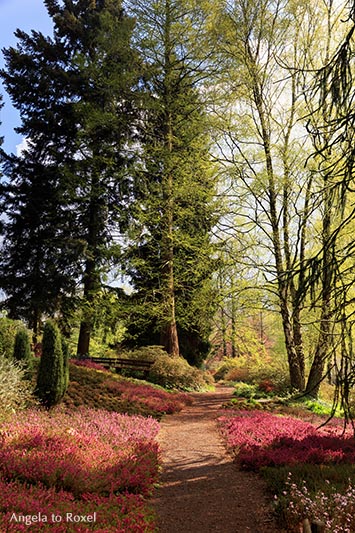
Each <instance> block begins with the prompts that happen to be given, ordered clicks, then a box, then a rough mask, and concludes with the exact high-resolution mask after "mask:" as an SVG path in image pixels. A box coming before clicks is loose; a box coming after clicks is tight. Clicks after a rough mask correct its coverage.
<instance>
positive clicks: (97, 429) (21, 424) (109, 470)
mask: <svg viewBox="0 0 355 533" xmlns="http://www.w3.org/2000/svg"><path fill="white" fill-rule="evenodd" d="M158 428H159V424H158V422H157V421H156V420H154V419H152V418H143V417H140V416H136V417H131V416H130V417H128V416H125V415H122V414H118V413H108V412H106V411H100V410H93V409H80V410H78V411H73V412H68V413H66V412H63V411H61V410H59V409H58V410H54V411H53V412H51V413H50V414H49V413H47V412H42V411H36V410H29V411H26V418H25V419H19V418H13V420H11V421H7V422H6V423H4V424H3V425H2V428H1V435H0V436H1V444H0V487H1V488H0V492H1V496H0V509H1V510H2V514H3V516H2V518H1V520H2V523H3V524H5V523H7V524H8V525H7V529H6V531H8V532H12V531H14V532H16V533H18V532H20V531H22V530H25V529H21V527H22V525H21V524H19V523H17V522H16V521H11V527H10V526H9V520H10V518H11V516H12V513H14V512H16V511H15V510H16V509H17V512H19V513H21V514H24V515H26V514H30V515H33V514H35V513H36V512H42V513H45V514H48V515H49V514H51V513H66V512H72V513H73V514H75V513H76V514H78V515H82V514H85V513H86V511H87V514H88V512H89V511H88V509H89V508H90V509H91V511H93V510H97V513H98V516H99V515H100V516H101V519H100V520H99V519H98V522H97V523H96V525H94V524H92V527H93V528H94V529H85V528H82V529H78V524H74V525H75V526H76V529H75V528H73V529H65V527H67V526H68V524H67V523H66V524H58V525H56V526H54V525H53V524H51V527H52V529H51V530H53V531H56V532H58V533H59V532H62V531H63V532H64V531H75V532H77V531H79V532H81V531H82V532H84V531H85V532H86V531H91V530H93V531H95V530H97V531H100V532H101V533H109V532H111V531H112V532H113V531H115V532H118V531H122V532H124V531H137V532H138V531H149V530H150V529H144V527H143V524H144V522H145V521H147V520H148V518H149V516H150V513H148V514H147V510H146V509H145V507H144V506H143V503H142V501H141V500H142V496H144V495H147V494H149V493H150V491H151V489H152V486H153V484H154V482H155V481H156V480H157V476H158V447H157V444H156V442H155V437H156V435H157V432H158ZM21 483H23V484H24V485H22V484H21ZM28 485H29V486H30V488H29V486H28ZM32 485H33V486H32ZM20 496H21V497H20ZM131 508H132V509H133V510H134V509H135V511H134V512H133V515H134V516H130V513H131V511H132V509H131ZM45 511H46V512H45ZM136 511H137V513H138V514H137V513H136ZM143 511H144V512H143ZM120 514H121V518H122V519H120ZM9 517H10V518H9ZM135 520H137V524H140V525H139V526H138V525H137V526H134V527H133V526H132V524H133V523H134V521H135ZM149 521H150V518H149V520H148V522H149ZM126 522H127V523H126ZM0 524H1V522H0ZM114 524H116V526H114ZM117 524H118V525H117ZM12 525H13V528H12ZM40 525H41V527H42V528H43V525H44V524H43V523H42V524H40ZM64 525H65V527H64ZM99 525H100V527H99ZM103 525H104V526H105V528H104V529H102V527H103ZM20 526H21V527H20ZM34 526H35V524H33V525H32V524H31V531H39V530H41V531H42V529H34ZM106 526H107V527H106ZM131 526H132V527H131ZM9 527H10V529H9ZM26 527H28V526H25V528H26ZM36 527H37V526H36ZM38 527H39V525H38ZM85 527H87V526H85ZM149 527H150V526H149ZM11 528H12V529H11ZM95 528H96V529H95ZM0 530H1V528H0Z"/></svg>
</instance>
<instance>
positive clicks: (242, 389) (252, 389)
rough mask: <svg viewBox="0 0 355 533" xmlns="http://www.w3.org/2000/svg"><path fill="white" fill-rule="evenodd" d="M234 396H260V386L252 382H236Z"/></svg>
mask: <svg viewBox="0 0 355 533" xmlns="http://www.w3.org/2000/svg"><path fill="white" fill-rule="evenodd" d="M233 396H236V397H237V398H255V397H260V396H258V388H257V386H256V385H251V384H250V383H243V382H240V383H236V384H235V386H234V392H233Z"/></svg>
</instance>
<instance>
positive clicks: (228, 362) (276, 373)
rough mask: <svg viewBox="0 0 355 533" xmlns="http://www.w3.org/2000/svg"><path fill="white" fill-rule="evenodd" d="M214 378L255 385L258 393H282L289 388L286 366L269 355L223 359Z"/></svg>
mask: <svg viewBox="0 0 355 533" xmlns="http://www.w3.org/2000/svg"><path fill="white" fill-rule="evenodd" d="M214 378H215V379H216V380H221V379H223V380H224V381H233V382H234V381H244V382H245V383H249V384H254V385H257V386H258V387H259V389H260V391H264V392H275V393H284V392H287V391H288V390H289V388H290V385H289V383H290V381H289V373H288V369H287V366H286V365H285V364H284V362H283V361H282V360H281V359H277V358H271V357H270V356H269V355H265V354H263V355H257V356H253V357H235V358H231V357H225V358H224V359H223V360H222V363H221V365H220V366H219V367H218V368H217V370H216V372H215V374H214Z"/></svg>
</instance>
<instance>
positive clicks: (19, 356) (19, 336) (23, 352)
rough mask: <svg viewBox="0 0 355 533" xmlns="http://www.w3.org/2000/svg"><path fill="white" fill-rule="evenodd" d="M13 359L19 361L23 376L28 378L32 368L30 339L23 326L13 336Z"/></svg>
mask: <svg viewBox="0 0 355 533" xmlns="http://www.w3.org/2000/svg"><path fill="white" fill-rule="evenodd" d="M13 359H14V360H15V361H17V362H19V363H21V365H22V367H23V369H24V371H25V375H24V377H25V378H29V377H30V375H31V370H32V354H31V341H30V337H29V334H28V331H27V330H26V329H25V328H21V329H19V330H18V332H17V333H16V336H15V344H14V352H13Z"/></svg>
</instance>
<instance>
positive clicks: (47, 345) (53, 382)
mask: <svg viewBox="0 0 355 533" xmlns="http://www.w3.org/2000/svg"><path fill="white" fill-rule="evenodd" d="M65 391H66V379H65V368H64V358H63V350H62V339H61V335H60V332H59V329H58V326H57V325H56V324H55V323H54V322H53V321H51V320H48V322H46V324H45V326H44V329H43V340H42V356H41V360H40V364H39V369H38V376H37V386H36V391H35V392H36V395H37V397H38V398H39V400H40V401H41V403H42V404H43V405H45V406H46V407H48V408H50V407H53V406H54V405H56V404H57V403H59V402H60V400H61V399H62V398H63V396H64V394H65Z"/></svg>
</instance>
